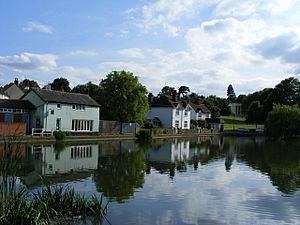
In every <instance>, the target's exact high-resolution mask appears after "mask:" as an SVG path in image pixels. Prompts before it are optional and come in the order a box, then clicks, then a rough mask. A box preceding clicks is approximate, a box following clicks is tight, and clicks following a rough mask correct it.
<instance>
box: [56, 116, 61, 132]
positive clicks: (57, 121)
mask: <svg viewBox="0 0 300 225" xmlns="http://www.w3.org/2000/svg"><path fill="white" fill-rule="evenodd" d="M60 129H61V119H60V118H57V119H56V130H60Z"/></svg>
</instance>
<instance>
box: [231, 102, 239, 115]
mask: <svg viewBox="0 0 300 225" xmlns="http://www.w3.org/2000/svg"><path fill="white" fill-rule="evenodd" d="M228 105H229V108H230V111H231V113H232V114H233V115H235V116H241V115H242V104H240V103H229V104H228Z"/></svg>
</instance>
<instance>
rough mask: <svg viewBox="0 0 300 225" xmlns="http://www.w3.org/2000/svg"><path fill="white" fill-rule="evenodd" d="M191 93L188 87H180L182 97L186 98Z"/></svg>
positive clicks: (179, 93) (179, 92)
mask: <svg viewBox="0 0 300 225" xmlns="http://www.w3.org/2000/svg"><path fill="white" fill-rule="evenodd" d="M189 92H190V88H189V87H187V86H180V88H179V89H178V95H179V96H182V97H184V96H186V95H187V94H188V93H189Z"/></svg>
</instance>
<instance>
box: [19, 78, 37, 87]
mask: <svg viewBox="0 0 300 225" xmlns="http://www.w3.org/2000/svg"><path fill="white" fill-rule="evenodd" d="M19 87H20V88H21V89H24V88H26V87H28V88H40V86H39V84H38V83H37V82H36V81H35V80H29V79H24V80H23V81H21V82H20V84H19Z"/></svg>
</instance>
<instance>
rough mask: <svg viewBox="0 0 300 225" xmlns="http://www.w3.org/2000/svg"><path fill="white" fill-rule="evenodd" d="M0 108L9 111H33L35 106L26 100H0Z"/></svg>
mask: <svg viewBox="0 0 300 225" xmlns="http://www.w3.org/2000/svg"><path fill="white" fill-rule="evenodd" d="M0 108H10V109H30V110H34V109H35V106H34V105H33V104H31V102H29V101H27V100H18V99H0Z"/></svg>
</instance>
